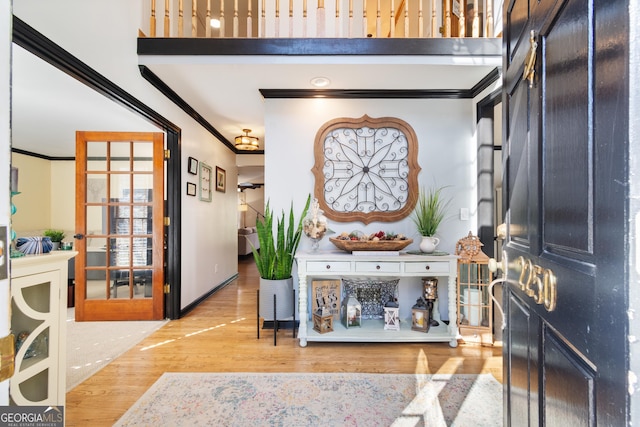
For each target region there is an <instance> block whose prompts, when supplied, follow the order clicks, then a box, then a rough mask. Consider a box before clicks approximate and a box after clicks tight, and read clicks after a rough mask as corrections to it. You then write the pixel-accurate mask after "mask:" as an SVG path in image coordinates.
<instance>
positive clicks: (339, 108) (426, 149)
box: [265, 99, 476, 252]
mask: <svg viewBox="0 0 640 427" xmlns="http://www.w3.org/2000/svg"><path fill="white" fill-rule="evenodd" d="M472 107H474V104H473V103H472V101H471V100H469V99H462V100H406V99H405V100H380V101H376V100H373V101H372V100H351V99H349V100H347V99H337V100H330V99H308V100H282V99H267V100H266V101H265V108H266V116H265V131H266V135H265V144H266V145H268V149H267V150H265V182H266V183H267V185H266V187H265V199H266V200H270V201H271V207H272V208H274V211H275V212H276V213H279V212H280V211H281V210H282V209H285V211H287V212H288V209H289V206H290V203H291V201H292V200H293V202H294V207H295V209H296V212H300V211H301V210H302V207H303V203H304V201H305V199H306V196H307V195H308V194H312V193H313V189H314V178H313V174H312V173H311V168H312V167H313V164H314V157H313V143H314V140H315V136H316V132H317V130H318V129H319V128H320V127H321V126H322V125H323V124H324V123H325V122H327V121H329V120H332V119H335V118H339V117H353V118H359V117H361V116H362V115H364V114H367V115H369V116H370V117H374V118H376V117H397V118H399V119H402V120H404V121H405V122H407V123H408V124H409V125H410V126H411V127H413V129H414V131H415V132H416V135H417V137H418V143H419V152H418V162H419V164H420V167H421V168H422V170H421V171H420V173H419V175H418V180H419V184H420V186H433V185H437V186H441V185H444V186H448V188H446V189H445V190H444V191H443V193H444V194H445V195H446V196H450V197H452V199H453V200H452V204H451V207H450V211H449V215H448V216H447V219H446V220H445V221H444V222H443V224H442V225H441V228H440V230H439V231H438V233H437V236H438V237H440V239H441V242H440V245H439V246H438V249H440V250H444V251H448V252H453V250H454V246H455V243H456V242H457V241H458V240H459V239H460V238H462V237H465V236H466V235H467V234H468V233H469V231H470V230H475V227H476V225H475V217H473V216H472V217H471V218H470V219H469V220H465V221H461V220H460V219H459V211H460V208H463V207H464V208H470V210H471V211H472V212H473V211H474V210H473V209H471V208H472V207H473V206H475V165H474V161H475V152H476V149H475V141H474V140H472V137H473V131H474V129H473V122H472V119H471V117H472ZM285 159H286V160H285ZM330 228H331V229H332V230H333V231H335V232H336V233H338V234H339V233H340V232H342V231H348V232H350V231H353V230H360V231H363V232H365V233H372V232H374V231H379V230H383V231H393V232H395V233H403V234H405V235H407V236H408V237H411V238H413V239H414V243H413V244H412V245H411V246H409V247H408V248H407V249H408V250H411V249H416V250H417V249H418V244H419V235H418V233H417V231H416V228H415V225H414V224H413V222H412V221H411V219H410V218H405V219H404V220H402V221H398V222H394V223H383V222H373V223H371V224H368V225H366V226H365V225H364V224H362V223H360V222H354V223H337V222H335V221H330ZM300 247H301V249H303V250H304V249H309V248H310V247H311V243H310V241H309V240H308V239H306V238H303V240H302V242H301V245H300ZM320 248H321V249H334V247H333V245H332V244H331V242H329V240H328V239H324V240H323V241H322V242H321V243H320Z"/></svg>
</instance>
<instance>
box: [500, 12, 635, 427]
mask: <svg viewBox="0 0 640 427" xmlns="http://www.w3.org/2000/svg"><path fill="white" fill-rule="evenodd" d="M627 7H628V5H627V2H626V1H616V0H609V1H598V2H596V1H594V0H588V1H587V0H540V1H537V0H533V1H531V0H513V1H510V2H505V20H504V22H505V31H504V44H505V62H504V65H505V66H504V72H505V79H504V90H505V92H504V102H503V105H504V117H505V141H506V146H505V150H504V157H503V159H504V167H505V169H504V170H505V175H504V184H503V185H504V188H505V198H504V200H505V207H506V219H507V230H508V236H507V241H506V246H505V254H506V259H507V262H508V269H507V279H508V280H507V284H506V286H505V287H504V289H505V291H504V292H505V293H504V303H505V315H506V317H507V325H508V328H507V331H506V333H505V336H504V343H505V346H504V364H505V393H506V401H505V425H508V426H518V427H520V426H539V425H546V426H572V427H573V426H595V425H601V426H623V425H626V424H627V417H628V413H629V410H628V399H629V398H628V394H627V375H628V353H629V344H628V340H627V332H626V328H627V321H628V314H627V305H626V304H627V300H626V298H627V297H626V296H627V291H628V282H627V280H626V275H625V270H626V268H625V257H626V250H625V231H626V226H625V222H626V211H625V204H626V203H627V198H628V190H627V188H626V186H625V183H626V182H627V178H626V173H627V172H626V171H627V163H628V145H627V132H628V124H629V123H628V119H627V117H628V111H629V107H628V98H629V89H628V85H627V83H626V79H627V76H628V74H627V67H628V58H627V56H628V53H629V52H628V50H627V49H628V43H629V42H628V26H627V21H628V18H627V15H626V14H627ZM529 71H531V72H529ZM525 74H526V75H527V77H528V78H527V79H523V75H525Z"/></svg>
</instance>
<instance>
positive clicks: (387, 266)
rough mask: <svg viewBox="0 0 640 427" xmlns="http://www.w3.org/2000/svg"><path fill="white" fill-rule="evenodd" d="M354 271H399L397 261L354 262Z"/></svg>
mask: <svg viewBox="0 0 640 427" xmlns="http://www.w3.org/2000/svg"><path fill="white" fill-rule="evenodd" d="M356 271H357V272H359V273H400V263H398V262H375V261H373V262H364V261H361V262H356Z"/></svg>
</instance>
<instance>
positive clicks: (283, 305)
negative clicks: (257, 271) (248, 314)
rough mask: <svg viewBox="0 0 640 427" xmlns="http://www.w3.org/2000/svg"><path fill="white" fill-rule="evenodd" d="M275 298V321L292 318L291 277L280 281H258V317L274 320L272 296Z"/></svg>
mask: <svg viewBox="0 0 640 427" xmlns="http://www.w3.org/2000/svg"><path fill="white" fill-rule="evenodd" d="M274 295H275V296H276V311H277V312H276V318H275V320H286V319H291V318H293V310H294V307H295V305H294V301H293V277H290V278H288V279H282V280H268V279H262V278H261V279H260V305H259V307H260V317H262V318H263V319H264V320H274V317H273V296H274Z"/></svg>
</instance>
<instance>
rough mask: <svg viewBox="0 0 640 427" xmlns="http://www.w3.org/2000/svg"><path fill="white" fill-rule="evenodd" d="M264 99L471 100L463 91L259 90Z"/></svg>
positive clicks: (466, 92) (466, 91) (465, 91)
mask: <svg viewBox="0 0 640 427" xmlns="http://www.w3.org/2000/svg"><path fill="white" fill-rule="evenodd" d="M259 91H260V93H261V94H262V96H263V97H264V98H266V99H295V98H329V99H332V98H333V99H419V98H425V99H426V98H438V99H460V98H471V96H469V94H468V92H469V91H468V90H464V89H437V90H431V89H427V90H421V89H382V90H381V89H259Z"/></svg>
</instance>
